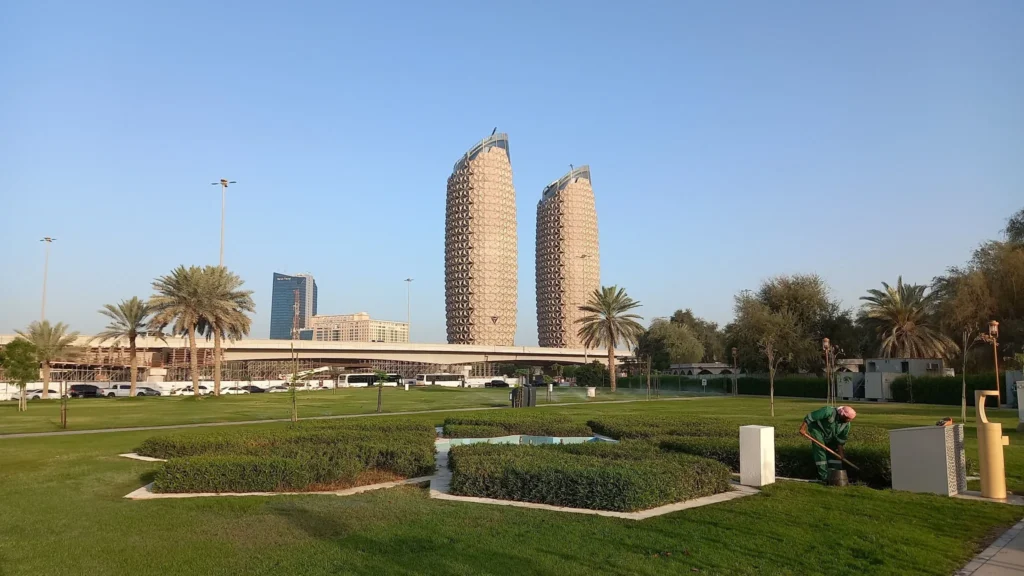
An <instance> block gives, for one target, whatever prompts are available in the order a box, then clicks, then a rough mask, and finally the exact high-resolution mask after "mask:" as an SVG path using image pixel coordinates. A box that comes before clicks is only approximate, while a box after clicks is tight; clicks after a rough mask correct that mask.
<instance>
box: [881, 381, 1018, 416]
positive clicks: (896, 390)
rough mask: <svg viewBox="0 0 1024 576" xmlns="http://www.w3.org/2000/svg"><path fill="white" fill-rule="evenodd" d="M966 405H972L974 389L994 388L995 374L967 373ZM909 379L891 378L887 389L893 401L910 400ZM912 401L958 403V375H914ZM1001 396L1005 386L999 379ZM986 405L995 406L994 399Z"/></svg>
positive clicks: (961, 388)
mask: <svg viewBox="0 0 1024 576" xmlns="http://www.w3.org/2000/svg"><path fill="white" fill-rule="evenodd" d="M966 380H967V405H968V406H974V391H975V390H995V384H996V376H995V374H994V373H992V372H989V373H987V374H968V375H967V378H966ZM909 384H910V381H909V380H908V379H907V378H906V377H902V378H897V379H896V380H893V382H892V384H891V385H890V387H889V389H890V390H891V391H892V399H893V401H895V402H910V390H909ZM913 384H914V402H920V403H922V404H946V405H951V406H959V405H960V395H961V394H962V392H963V382H962V381H961V379H960V376H916V377H914V378H913ZM1000 384H1001V386H1000V388H1002V391H1003V398H1006V386H1005V384H1004V383H1003V379H1000ZM986 405H987V406H991V407H993V408H995V407H996V399H995V398H990V399H988V400H987V404H986Z"/></svg>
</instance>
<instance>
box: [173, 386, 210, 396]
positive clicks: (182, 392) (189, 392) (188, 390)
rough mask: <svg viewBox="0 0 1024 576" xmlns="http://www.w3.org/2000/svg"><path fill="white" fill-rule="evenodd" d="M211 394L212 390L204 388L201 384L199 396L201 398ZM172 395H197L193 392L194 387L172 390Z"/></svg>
mask: <svg viewBox="0 0 1024 576" xmlns="http://www.w3.org/2000/svg"><path fill="white" fill-rule="evenodd" d="M209 393H210V389H209V388H207V387H206V386H203V385H201V384H200V385H199V395H200V396H205V395H207V394H209ZM171 394H172V395H174V396H195V393H194V392H192V387H191V386H185V387H184V388H181V389H179V390H177V391H174V390H172V391H171Z"/></svg>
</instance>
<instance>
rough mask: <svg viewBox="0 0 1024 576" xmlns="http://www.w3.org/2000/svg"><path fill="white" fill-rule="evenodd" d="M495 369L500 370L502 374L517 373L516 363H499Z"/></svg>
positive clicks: (499, 372)
mask: <svg viewBox="0 0 1024 576" xmlns="http://www.w3.org/2000/svg"><path fill="white" fill-rule="evenodd" d="M495 369H496V370H497V371H498V374H501V375H502V376H511V375H513V374H515V373H516V365H515V364H498V365H497V366H496V367H495Z"/></svg>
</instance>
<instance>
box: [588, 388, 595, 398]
mask: <svg viewBox="0 0 1024 576" xmlns="http://www.w3.org/2000/svg"><path fill="white" fill-rule="evenodd" d="M587 398H597V388H595V387H593V386H588V387H587Z"/></svg>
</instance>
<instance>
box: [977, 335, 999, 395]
mask: <svg viewBox="0 0 1024 576" xmlns="http://www.w3.org/2000/svg"><path fill="white" fill-rule="evenodd" d="M978 338H980V339H981V340H983V341H985V342H988V343H990V344H992V360H993V361H994V362H995V370H996V401H997V404H996V407H999V406H1000V405H1001V404H1002V403H1003V398H1002V390H1001V389H1000V387H999V322H996V321H995V320H992V321H991V322H989V323H988V334H981V335H980V336H978Z"/></svg>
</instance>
